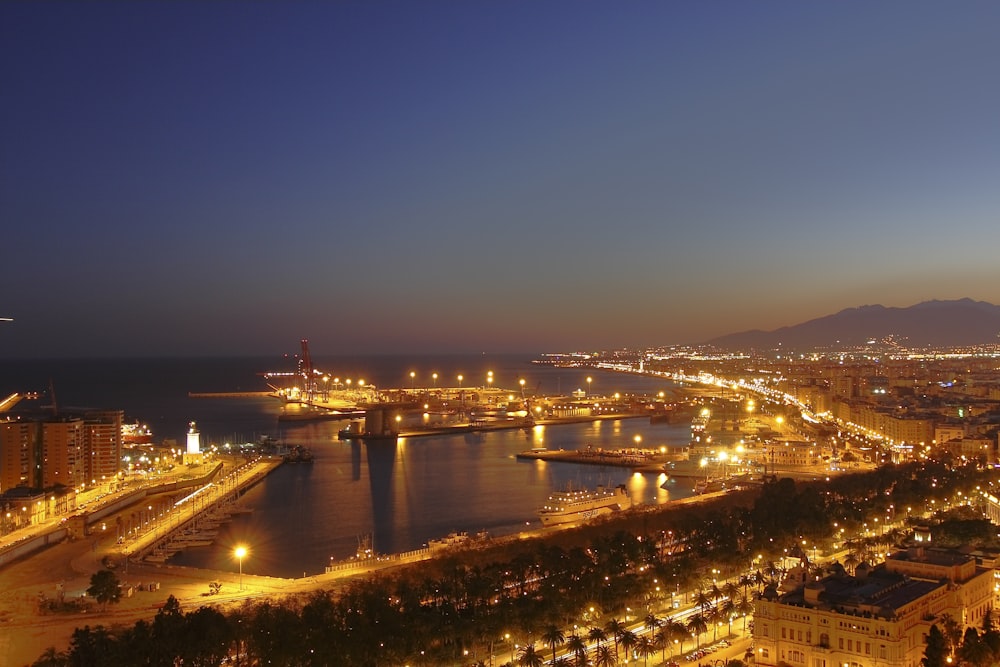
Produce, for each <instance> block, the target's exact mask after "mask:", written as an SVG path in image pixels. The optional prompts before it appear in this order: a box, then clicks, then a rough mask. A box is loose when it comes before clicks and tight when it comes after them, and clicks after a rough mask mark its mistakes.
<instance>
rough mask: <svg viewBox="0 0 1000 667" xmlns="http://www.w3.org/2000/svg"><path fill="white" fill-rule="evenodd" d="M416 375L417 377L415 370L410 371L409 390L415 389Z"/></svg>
mask: <svg viewBox="0 0 1000 667" xmlns="http://www.w3.org/2000/svg"><path fill="white" fill-rule="evenodd" d="M416 377H417V374H416V372H415V371H410V391H413V390H414V389H415V383H416V379H415V378H416Z"/></svg>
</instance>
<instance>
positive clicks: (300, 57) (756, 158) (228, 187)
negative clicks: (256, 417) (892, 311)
mask: <svg viewBox="0 0 1000 667" xmlns="http://www.w3.org/2000/svg"><path fill="white" fill-rule="evenodd" d="M998 19H1000V6H997V5H996V4H995V3H989V2H968V3H963V4H961V5H958V6H949V5H945V4H942V3H932V2H907V3H891V2H887V3H877V4H871V3H862V2H844V3H836V4H817V5H804V6H803V5H794V4H786V3H776V2H773V3H772V2H765V3H757V4H752V5H747V4H745V3H736V2H720V3H712V4H703V3H688V4H684V3H646V2H638V3H631V4H627V5H617V4H616V5H610V4H600V3H567V2H547V3H527V2H514V3H459V2H429V3H419V4H412V3H394V2H380V3H329V4H325V3H300V4H295V5H287V4H278V3H252V4H239V3H231V4H230V3H213V4H208V5H203V4H198V3H179V4H170V3H128V4H126V3H86V4H82V5H77V4H71V3H27V2H24V3H22V2H15V3H5V4H4V5H3V6H0V57H2V60H3V62H4V63H5V65H4V66H3V70H2V72H3V73H2V75H0V76H2V89H3V90H4V91H5V104H3V105H0V145H3V146H4V148H3V150H2V151H0V217H2V218H3V219H4V220H5V225H4V226H5V229H6V234H5V235H4V238H5V241H6V243H5V249H6V253H5V258H4V262H3V269H2V272H0V276H2V279H3V284H4V285H5V286H6V289H4V290H3V292H2V297H0V315H2V316H4V317H11V318H13V319H14V321H13V322H4V323H2V324H0V358H19V357H24V358H30V357H62V356H157V355H219V354H236V355H244V354H272V353H274V352H276V351H283V350H287V349H289V347H290V346H292V345H293V343H290V341H296V340H298V339H299V338H309V339H311V340H313V341H314V342H315V343H316V344H317V346H318V347H317V349H322V350H323V351H324V352H326V353H330V354H365V353H378V352H398V353H422V352H423V353H441V352H447V351H455V352H478V351H489V352H497V353H499V352H534V351H545V350H556V349H560V350H568V349H577V350H586V349H608V348H618V347H637V346H653V345H664V344H671V343H697V342H702V341H704V340H707V339H710V338H713V337H716V336H722V335H726V334H730V333H734V332H738V331H744V330H749V329H763V330H772V329H776V328H779V327H782V326H788V325H794V324H798V323H801V322H805V321H807V320H810V319H813V318H816V317H822V316H825V315H829V314H832V313H835V312H838V311H840V310H842V309H844V308H851V307H856V306H861V305H866V304H881V305H885V306H888V307H907V306H910V305H913V304H916V303H919V302H922V301H927V300H932V299H957V298H966V297H968V298H972V299H976V300H982V301H987V302H990V303H1000V288H998V287H997V285H998V284H1000V280H998V278H1000V270H998V269H997V268H996V263H995V260H994V258H993V253H992V246H993V245H994V244H993V243H992V242H995V241H997V240H1000V232H998V231H997V229H998V228H997V225H996V222H997V212H998V211H1000V188H997V187H996V182H997V179H996V175H997V174H1000V126H998V124H997V123H996V120H995V118H996V114H995V111H996V109H997V108H998V106H1000V104H998V103H1000V90H997V88H996V86H993V85H990V82H992V81H994V80H996V78H997V71H996V70H997V65H996V64H997V63H998V62H1000V43H997V41H996V39H995V26H996V25H997V24H998V21H997V20H998Z"/></svg>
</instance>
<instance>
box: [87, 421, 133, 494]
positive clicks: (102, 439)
mask: <svg viewBox="0 0 1000 667" xmlns="http://www.w3.org/2000/svg"><path fill="white" fill-rule="evenodd" d="M122 418H123V413H122V411H121V410H101V411H93V412H87V413H84V415H83V422H84V429H85V433H84V440H85V443H86V452H85V456H84V478H85V479H86V480H87V481H88V482H90V483H92V484H97V483H101V482H104V481H107V480H111V479H112V478H114V477H115V475H117V474H118V470H119V469H120V468H121V461H122Z"/></svg>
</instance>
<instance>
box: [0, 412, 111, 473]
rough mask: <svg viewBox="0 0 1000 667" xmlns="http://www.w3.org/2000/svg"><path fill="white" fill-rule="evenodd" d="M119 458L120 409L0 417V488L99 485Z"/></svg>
mask: <svg viewBox="0 0 1000 667" xmlns="http://www.w3.org/2000/svg"><path fill="white" fill-rule="evenodd" d="M121 460H122V411H121V410H90V411H86V412H80V413H72V414H71V413H66V414H60V415H57V416H51V415H46V416H34V417H27V418H21V419H10V420H7V421H0V493H3V492H6V491H8V490H10V489H14V488H17V487H27V488H32V489H51V488H54V487H58V486H64V487H67V488H79V487H81V486H91V485H97V484H101V483H102V482H106V481H109V480H111V479H112V478H114V477H115V476H116V475H117V474H118V471H119V470H120V469H121Z"/></svg>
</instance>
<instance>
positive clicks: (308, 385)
mask: <svg viewBox="0 0 1000 667" xmlns="http://www.w3.org/2000/svg"><path fill="white" fill-rule="evenodd" d="M299 372H300V373H301V374H302V379H303V385H302V394H303V397H304V398H305V400H306V402H308V403H312V400H313V390H314V389H315V384H314V379H313V365H312V358H311V357H310V356H309V341H308V340H307V339H305V338H303V339H302V358H300V359H299Z"/></svg>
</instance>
